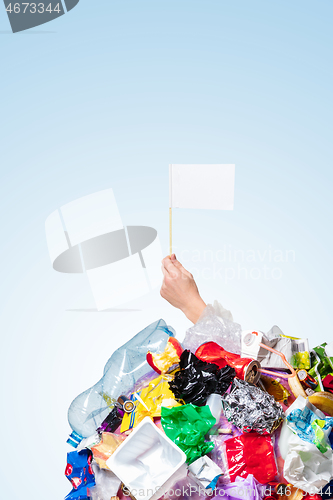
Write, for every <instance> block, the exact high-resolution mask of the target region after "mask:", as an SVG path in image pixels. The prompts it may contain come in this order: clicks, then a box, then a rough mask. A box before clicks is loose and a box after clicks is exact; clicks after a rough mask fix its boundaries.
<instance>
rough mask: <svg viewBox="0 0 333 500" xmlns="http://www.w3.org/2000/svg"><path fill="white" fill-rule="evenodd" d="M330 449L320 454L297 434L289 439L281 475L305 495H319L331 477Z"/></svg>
mask: <svg viewBox="0 0 333 500" xmlns="http://www.w3.org/2000/svg"><path fill="white" fill-rule="evenodd" d="M332 466H333V464H332V449H331V448H330V449H329V450H327V451H326V452H325V453H321V452H320V451H319V450H318V448H317V447H316V446H315V445H314V444H312V443H308V442H307V441H304V440H303V439H301V438H300V437H298V436H297V434H294V435H293V436H291V438H290V439H289V444H288V453H287V456H286V459H285V462H284V468H283V475H284V477H285V478H286V480H287V481H288V482H289V483H291V484H293V485H294V486H295V487H296V488H300V489H302V490H304V491H306V492H307V493H311V494H314V493H319V492H320V490H321V488H322V487H323V486H325V485H326V484H327V483H328V482H329V481H330V480H331V479H332V476H333V468H332Z"/></svg>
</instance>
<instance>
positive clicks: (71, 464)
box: [65, 450, 95, 500]
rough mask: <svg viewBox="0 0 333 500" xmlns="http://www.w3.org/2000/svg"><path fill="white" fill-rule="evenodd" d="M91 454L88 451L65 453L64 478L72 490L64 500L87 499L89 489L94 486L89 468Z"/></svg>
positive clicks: (91, 471) (93, 477) (90, 468)
mask: <svg viewBox="0 0 333 500" xmlns="http://www.w3.org/2000/svg"><path fill="white" fill-rule="evenodd" d="M91 461H92V454H91V452H90V451H89V450H82V451H79V452H77V451H72V452H70V453H67V465H66V470H65V476H66V477H67V479H68V481H70V482H71V484H72V486H73V489H72V491H71V492H70V493H69V494H68V495H67V496H66V497H65V500H84V499H85V498H89V489H90V488H92V487H94V486H95V476H94V472H93V470H92V467H91Z"/></svg>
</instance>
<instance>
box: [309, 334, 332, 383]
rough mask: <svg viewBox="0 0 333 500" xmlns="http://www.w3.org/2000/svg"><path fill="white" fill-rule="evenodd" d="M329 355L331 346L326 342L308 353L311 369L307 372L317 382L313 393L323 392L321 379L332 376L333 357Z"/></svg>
mask: <svg viewBox="0 0 333 500" xmlns="http://www.w3.org/2000/svg"><path fill="white" fill-rule="evenodd" d="M326 349H327V350H328V352H327V353H326ZM331 354H332V353H331V344H327V343H326V342H324V343H323V344H320V345H318V346H317V347H314V348H313V350H312V351H311V352H310V355H311V369H310V370H309V371H308V372H309V375H311V376H312V377H313V378H314V379H316V381H317V382H318V387H316V389H315V391H324V386H323V383H322V379H324V378H325V377H326V376H327V375H333V356H331Z"/></svg>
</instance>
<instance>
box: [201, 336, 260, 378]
mask: <svg viewBox="0 0 333 500" xmlns="http://www.w3.org/2000/svg"><path fill="white" fill-rule="evenodd" d="M195 355H196V357H197V358H199V359H201V360H202V361H206V362H207V363H214V364H215V365H217V366H218V367H219V368H220V369H221V368H223V367H224V366H226V365H229V366H231V367H232V368H234V369H235V372H236V377H238V378H240V379H242V380H246V381H247V382H250V383H253V384H254V383H256V382H257V380H258V378H259V377H260V372H259V371H258V368H259V367H260V365H259V363H258V361H255V360H253V359H250V358H241V357H240V356H239V354H233V353H232V352H228V351H226V350H225V349H223V347H221V346H220V345H218V344H216V342H206V343H205V344H202V345H201V346H200V347H198V349H197V350H196V352H195Z"/></svg>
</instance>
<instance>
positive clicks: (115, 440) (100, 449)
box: [91, 432, 126, 469]
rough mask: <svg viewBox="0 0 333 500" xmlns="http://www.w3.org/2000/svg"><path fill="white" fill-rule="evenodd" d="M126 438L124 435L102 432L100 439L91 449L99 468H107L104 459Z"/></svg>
mask: <svg viewBox="0 0 333 500" xmlns="http://www.w3.org/2000/svg"><path fill="white" fill-rule="evenodd" d="M125 439H126V436H125V435H119V434H112V433H110V432H103V434H102V441H101V442H100V443H99V444H97V445H96V446H93V447H92V448H91V451H92V453H93V456H94V460H95V461H96V463H97V464H98V465H99V467H100V468H101V469H107V468H108V467H107V465H106V461H107V459H108V458H110V457H111V455H112V454H113V453H114V452H115V451H116V449H117V448H118V446H120V445H121V443H122V442H123V441H124V440H125Z"/></svg>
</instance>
